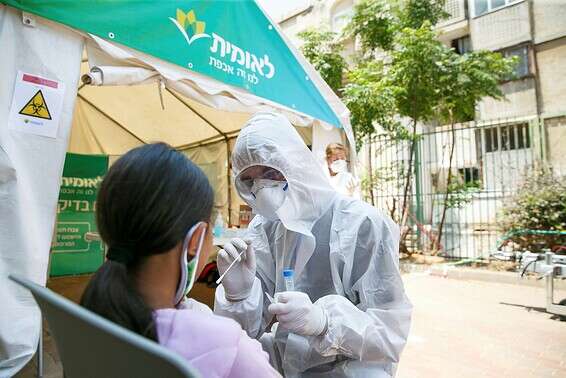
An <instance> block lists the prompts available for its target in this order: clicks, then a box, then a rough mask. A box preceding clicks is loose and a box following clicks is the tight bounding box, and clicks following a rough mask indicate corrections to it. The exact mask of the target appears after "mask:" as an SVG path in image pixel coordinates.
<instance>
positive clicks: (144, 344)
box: [10, 275, 199, 378]
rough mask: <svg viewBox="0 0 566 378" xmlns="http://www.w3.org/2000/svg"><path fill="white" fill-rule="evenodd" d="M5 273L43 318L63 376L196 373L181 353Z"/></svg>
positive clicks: (174, 377) (172, 377)
mask: <svg viewBox="0 0 566 378" xmlns="http://www.w3.org/2000/svg"><path fill="white" fill-rule="evenodd" d="M10 279H11V280H12V281H14V282H16V283H18V284H19V285H21V286H23V287H25V288H26V289H28V290H29V291H31V293H32V295H33V297H34V298H35V300H36V302H37V304H38V305H39V307H40V308H41V311H42V314H43V316H44V317H45V318H46V319H47V323H48V324H49V328H50V330H51V332H52V333H53V338H54V339H55V343H56V344H57V349H58V351H59V355H60V357H61V361H62V362H63V369H64V373H65V377H66V378H79V377H81V378H94V377H104V378H128V377H135V378H145V377H147V378H150V377H151V378H154V377H168V378H198V377H199V375H198V373H197V372H196V371H195V370H194V369H192V368H191V367H190V366H189V365H188V362H187V361H186V360H185V359H183V358H182V357H181V356H179V355H177V354H175V353H174V352H171V351H169V350H167V349H166V348H164V347H162V346H160V345H159V344H157V343H155V342H153V341H151V340H149V339H146V338H145V337H143V336H140V335H138V334H136V333H134V332H132V331H130V330H127V329H125V328H123V327H120V326H118V325H116V324H114V323H112V322H111V321H109V320H107V319H104V318H103V317H101V316H99V315H97V314H94V313H92V312H91V311H88V310H87V309H85V308H83V307H81V306H79V305H77V304H75V303H73V302H71V301H69V300H68V299H66V298H63V297H62V296H60V295H58V294H55V293H54V292H52V291H51V290H49V289H47V288H45V287H42V286H40V285H37V284H35V283H33V282H31V281H29V280H27V279H24V278H21V277H17V276H13V275H11V276H10Z"/></svg>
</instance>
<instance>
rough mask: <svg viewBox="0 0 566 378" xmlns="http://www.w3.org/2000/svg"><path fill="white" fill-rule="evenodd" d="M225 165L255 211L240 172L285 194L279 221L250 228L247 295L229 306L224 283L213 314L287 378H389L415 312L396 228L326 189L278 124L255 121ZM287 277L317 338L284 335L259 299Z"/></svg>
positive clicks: (290, 132) (293, 134) (310, 160)
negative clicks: (260, 171) (283, 185)
mask: <svg viewBox="0 0 566 378" xmlns="http://www.w3.org/2000/svg"><path fill="white" fill-rule="evenodd" d="M232 165H233V170H234V175H235V177H236V187H237V189H238V192H239V194H240V195H241V196H242V198H244V199H246V198H248V200H247V202H249V204H250V206H252V207H254V205H255V204H254V203H253V201H249V198H250V195H249V194H250V193H248V192H247V191H249V189H247V188H246V187H245V186H244V185H242V183H241V181H239V175H240V173H242V171H244V170H245V169H247V168H249V167H252V166H255V165H262V166H269V167H272V168H275V169H277V170H278V171H280V172H281V173H282V174H283V175H284V176H285V179H286V181H287V183H288V189H287V190H286V194H285V199H284V201H283V205H282V206H281V207H280V208H279V209H278V210H277V211H276V213H277V217H278V218H279V219H277V220H268V219H266V218H265V217H263V216H261V215H257V216H256V217H255V218H254V219H253V220H252V222H251V223H250V225H249V228H248V234H247V238H248V239H249V241H250V242H251V246H252V247H253V249H254V251H255V259H256V260H257V272H256V277H255V279H253V278H252V280H251V281H250V282H253V286H252V287H251V290H249V293H246V295H245V298H243V299H241V300H237V301H230V300H228V299H226V296H225V288H224V287H223V285H228V283H227V282H226V280H225V282H224V284H223V285H220V286H219V287H218V289H217V291H216V301H215V302H216V303H215V312H216V313H217V314H220V315H223V316H228V317H231V318H233V319H235V320H236V321H237V322H239V323H240V324H241V326H242V327H243V328H244V329H245V330H246V331H247V332H248V334H249V335H250V336H251V337H255V338H260V341H261V342H262V344H263V346H264V348H265V349H266V350H267V351H268V352H269V353H270V357H271V360H272V363H273V364H274V365H275V367H276V368H278V369H279V370H280V371H281V372H282V373H283V374H284V375H285V376H286V377H390V376H393V375H394V371H395V365H396V363H397V362H398V361H399V356H400V353H401V351H402V349H403V347H404V345H405V343H406V340H407V336H408V333H409V327H410V321H411V311H412V306H411V304H410V303H409V300H408V299H407V297H406V295H405V291H404V288H403V283H402V281H401V277H400V274H399V268H398V259H399V258H398V244H399V230H398V227H397V225H396V224H394V223H393V221H391V220H390V219H389V218H388V217H386V216H384V215H382V214H380V213H379V212H378V211H377V210H376V209H375V208H374V207H372V206H370V205H368V204H366V203H364V202H361V201H359V200H356V199H353V198H350V197H346V196H344V195H341V194H339V193H337V192H336V191H335V190H333V189H332V188H331V187H330V184H329V182H328V179H327V178H326V177H325V176H324V172H323V171H322V170H321V169H320V166H319V165H318V164H317V163H316V160H315V158H314V156H313V155H312V153H311V152H310V151H309V150H308V148H307V147H306V145H305V144H304V142H303V141H302V139H301V138H300V136H299V134H298V133H297V131H296V130H295V129H294V128H293V127H292V126H291V124H290V123H289V121H288V120H287V119H285V118H284V117H283V116H280V115H276V114H271V113H259V114H257V115H255V116H254V117H253V118H252V119H251V120H250V121H249V122H248V125H247V126H246V127H245V128H244V129H242V131H241V133H240V135H239V137H238V139H237V141H236V145H235V149H234V152H233V154H232ZM254 266H255V261H254ZM287 268H292V269H294V271H295V290H296V291H299V292H302V293H305V294H307V295H308V297H310V300H312V302H314V306H311V307H312V308H315V309H317V310H319V309H321V310H322V311H321V313H323V314H325V317H326V320H325V324H324V327H323V328H321V330H322V329H323V331H322V333H321V334H320V335H311V336H308V335H305V334H303V335H299V334H296V333H290V332H289V331H288V330H287V329H285V328H284V327H282V326H278V324H279V323H275V324H273V323H274V321H276V320H277V319H274V316H273V315H272V314H271V313H270V312H269V311H267V308H268V306H269V304H270V302H269V300H268V298H267V296H265V295H264V292H267V293H269V294H270V295H272V296H274V294H275V293H280V292H283V291H285V284H284V280H283V273H282V271H283V270H284V269H287ZM227 287H228V286H227ZM226 293H227V290H226ZM305 298H306V297H305ZM306 301H307V302H309V303H308V305H310V301H308V298H306ZM313 316H314V315H313ZM317 316H318V315H317ZM272 324H273V326H272V327H270V325H272ZM270 331H271V332H270ZM318 332H319V331H317V332H316V333H317V334H318Z"/></svg>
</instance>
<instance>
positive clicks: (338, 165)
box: [330, 159, 348, 173]
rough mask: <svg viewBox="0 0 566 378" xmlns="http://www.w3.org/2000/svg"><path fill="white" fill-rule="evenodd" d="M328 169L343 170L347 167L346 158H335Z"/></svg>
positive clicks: (333, 170)
mask: <svg viewBox="0 0 566 378" xmlns="http://www.w3.org/2000/svg"><path fill="white" fill-rule="evenodd" d="M330 169H332V172H334V173H340V172H344V171H346V170H347V169H348V163H347V162H346V160H342V159H341V160H335V161H334V162H333V163H332V164H330Z"/></svg>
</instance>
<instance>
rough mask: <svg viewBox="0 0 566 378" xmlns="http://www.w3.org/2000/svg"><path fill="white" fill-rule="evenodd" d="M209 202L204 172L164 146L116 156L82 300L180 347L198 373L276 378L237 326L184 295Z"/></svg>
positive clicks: (198, 259) (200, 254) (104, 187)
mask: <svg viewBox="0 0 566 378" xmlns="http://www.w3.org/2000/svg"><path fill="white" fill-rule="evenodd" d="M212 206H213V192H212V188H211V187H210V184H209V183H208V180H207V178H206V176H205V175H204V173H203V172H202V171H201V170H200V169H199V168H198V167H197V166H196V165H194V164H193V163H192V162H191V161H190V160H189V159H187V157H185V156H184V155H183V154H181V153H179V152H177V151H175V150H174V149H173V148H171V147H169V146H167V145H165V144H162V143H160V144H149V145H145V146H143V147H138V148H135V149H133V150H131V151H129V152H128V153H127V154H125V155H124V156H123V157H121V158H120V159H118V160H117V161H116V163H114V164H113V165H112V167H111V168H110V170H109V171H108V173H107V175H106V177H105V178H104V180H103V182H102V184H101V186H100V191H99V193H98V199H97V209H96V220H97V224H98V229H99V231H100V236H101V237H102V240H103V241H104V243H105V244H106V245H107V246H108V254H107V258H108V260H107V261H106V262H105V263H104V264H103V265H102V267H100V269H98V271H97V272H96V273H95V274H94V276H93V277H92V279H91V281H90V282H89V284H88V286H87V288H86V290H85V292H84V294H83V296H82V299H81V305H82V306H84V307H86V308H87V309H89V310H91V311H93V312H95V313H97V314H99V315H101V316H103V317H105V318H107V319H109V320H111V321H113V322H115V323H117V324H118V325H121V326H123V327H125V328H127V329H130V330H132V331H134V332H136V333H138V334H140V335H142V336H145V337H147V338H148V339H151V340H154V341H156V342H158V343H159V344H161V345H163V346H165V347H166V348H168V349H171V350H173V351H175V352H177V353H178V354H180V355H181V356H182V357H184V358H186V359H187V361H188V362H189V363H190V364H191V366H192V367H194V368H195V369H197V370H198V371H199V372H200V374H201V375H202V376H203V377H279V376H280V375H279V374H278V373H277V372H276V371H275V370H274V369H273V368H272V367H271V366H270V365H269V359H268V356H267V354H266V353H265V352H264V351H262V349H261V345H260V344H259V343H258V342H257V341H256V340H252V339H250V338H249V337H248V336H247V335H246V334H245V332H244V331H243V330H242V329H241V327H240V326H239V325H238V324H237V323H235V322H234V321H232V320H230V319H226V318H222V317H219V316H216V315H213V314H212V311H211V310H210V309H209V308H208V307H207V306H206V305H204V304H201V303H199V302H196V301H194V300H192V299H189V300H187V301H184V299H185V296H186V294H187V293H188V292H189V291H190V290H191V287H192V286H193V284H194V282H195V280H196V278H197V277H198V276H199V274H200V272H201V271H202V269H203V267H204V265H205V263H206V260H207V257H208V254H209V253H210V251H211V249H212V236H211V227H210V218H211V212H212ZM132 363H143V361H132Z"/></svg>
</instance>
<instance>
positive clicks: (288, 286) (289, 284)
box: [283, 269, 295, 291]
mask: <svg viewBox="0 0 566 378" xmlns="http://www.w3.org/2000/svg"><path fill="white" fill-rule="evenodd" d="M294 276H295V271H294V270H293V269H285V270H283V279H284V280H285V291H295V280H294V278H295V277H294Z"/></svg>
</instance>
